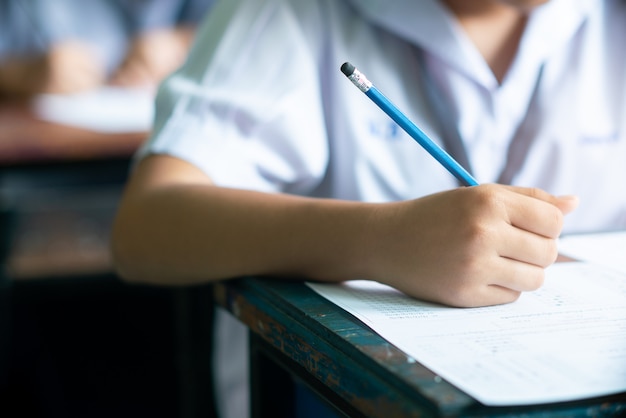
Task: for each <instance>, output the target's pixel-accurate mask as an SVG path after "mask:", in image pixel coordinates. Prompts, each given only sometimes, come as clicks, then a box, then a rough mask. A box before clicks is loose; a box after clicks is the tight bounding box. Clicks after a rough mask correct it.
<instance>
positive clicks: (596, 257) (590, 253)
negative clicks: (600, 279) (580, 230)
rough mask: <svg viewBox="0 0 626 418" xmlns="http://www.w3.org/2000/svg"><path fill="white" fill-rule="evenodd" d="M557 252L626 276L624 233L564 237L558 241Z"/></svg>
mask: <svg viewBox="0 0 626 418" xmlns="http://www.w3.org/2000/svg"><path fill="white" fill-rule="evenodd" d="M559 252H560V253H561V254H564V255H567V256H569V257H571V258H574V259H576V260H581V261H589V262H592V263H596V264H601V265H603V266H606V267H611V268H614V269H616V270H619V271H621V272H623V273H624V274H626V231H616V232H605V233H601V234H580V235H569V236H565V237H562V238H561V239H560V241H559Z"/></svg>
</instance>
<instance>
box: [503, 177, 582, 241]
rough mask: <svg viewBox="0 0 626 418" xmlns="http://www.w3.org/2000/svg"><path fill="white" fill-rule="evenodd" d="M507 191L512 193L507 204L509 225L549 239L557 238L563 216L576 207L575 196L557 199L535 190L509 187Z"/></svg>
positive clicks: (576, 200) (576, 199)
mask: <svg viewBox="0 0 626 418" xmlns="http://www.w3.org/2000/svg"><path fill="white" fill-rule="evenodd" d="M509 190H511V191H513V192H514V193H513V194H512V195H511V196H510V197H511V198H510V199H509V200H508V202H507V204H508V206H507V210H508V214H509V217H510V218H509V219H510V222H511V224H512V225H514V226H516V227H518V228H521V229H524V230H527V231H530V232H533V233H535V234H539V235H543V236H545V237H549V238H557V237H558V236H559V234H560V233H561V229H562V227H563V215H565V214H567V213H570V212H571V211H573V210H574V209H575V208H576V206H578V198H577V197H576V196H561V197H558V196H554V195H551V194H549V193H547V192H545V191H543V190H541V189H536V188H521V187H509ZM522 197H529V198H530V199H528V198H526V199H525V198H522Z"/></svg>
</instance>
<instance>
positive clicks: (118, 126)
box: [32, 86, 154, 133]
mask: <svg viewBox="0 0 626 418" xmlns="http://www.w3.org/2000/svg"><path fill="white" fill-rule="evenodd" d="M32 108H33V110H34V112H35V114H36V115H37V117H39V118H40V119H43V120H46V121H49V122H54V123H58V124H62V125H69V126H75V127H78V128H82V129H87V130H90V131H95V132H104V133H128V132H147V131H148V130H150V128H151V125H152V118H153V116H154V92H152V91H150V90H145V89H128V88H122V87H113V86H105V87H101V88H98V89H95V90H92V91H87V92H84V93H77V94H41V95H39V96H37V97H36V98H35V99H34V100H33V103H32Z"/></svg>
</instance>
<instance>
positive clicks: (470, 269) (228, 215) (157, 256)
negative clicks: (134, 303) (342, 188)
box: [112, 156, 576, 306]
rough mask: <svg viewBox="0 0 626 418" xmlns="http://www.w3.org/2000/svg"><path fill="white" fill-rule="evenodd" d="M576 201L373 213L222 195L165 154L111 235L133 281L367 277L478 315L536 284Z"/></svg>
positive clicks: (505, 196) (460, 195)
mask: <svg viewBox="0 0 626 418" xmlns="http://www.w3.org/2000/svg"><path fill="white" fill-rule="evenodd" d="M575 205H576V200H575V199H571V198H556V197H553V196H551V195H548V194H546V193H544V192H541V191H539V190H536V189H522V188H512V187H506V186H497V185H486V186H477V187H472V188H461V189H456V190H452V191H448V192H443V193H438V194H435V195H431V196H428V197H425V198H421V199H415V200H410V201H402V202H393V203H384V204H370V203H360V202H347V201H341V200H331V199H311V198H302V197H295V196H288V195H283V194H265V193H258V192H251V191H245V190H233V189H226V188H221V187H218V186H215V185H213V184H212V183H211V181H210V179H209V178H208V177H207V176H206V175H204V174H203V173H202V172H201V171H200V170H198V169H197V168H196V167H194V166H192V165H190V164H189V163H187V162H184V161H182V160H179V159H176V158H173V157H168V156H151V157H148V158H146V159H145V160H144V161H142V162H141V163H140V164H139V165H138V166H137V167H136V170H135V172H134V174H133V176H132V178H131V180H130V182H129V184H128V187H127V190H126V192H125V196H124V198H123V199H122V202H121V205H120V209H119V213H118V216H117V219H116V222H115V225H114V230H113V238H112V245H113V255H114V259H115V263H116V265H117V268H118V270H119V272H120V274H121V275H122V277H124V278H126V279H127V280H130V281H140V282H151V283H158V284H189V283H199V282H205V281H210V280H219V279H224V278H229V277H237V276H242V275H247V274H255V275H274V276H284V277H291V278H293V277H297V276H299V277H306V278H310V279H316V280H324V281H341V280H347V279H356V278H362V279H371V280H378V281H381V282H384V283H387V284H389V285H391V286H394V287H396V288H398V289H399V290H401V291H403V292H405V293H407V294H409V295H412V296H415V297H418V298H422V299H426V300H432V301H437V302H442V303H446V304H450V305H454V306H479V305H489V304H497V303H506V302H510V301H512V300H515V299H516V298H517V297H518V296H519V293H520V292H521V291H525V290H533V289H536V288H537V287H539V286H540V285H541V283H542V280H543V268H544V267H546V266H548V265H549V264H551V263H552V262H554V260H555V258H556V255H557V250H556V241H555V239H556V237H557V236H558V235H559V233H560V230H561V226H562V217H563V213H566V212H568V211H570V210H572V209H573V208H574V207H575Z"/></svg>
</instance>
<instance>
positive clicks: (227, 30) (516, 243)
mask: <svg viewBox="0 0 626 418" xmlns="http://www.w3.org/2000/svg"><path fill="white" fill-rule="evenodd" d="M625 43H626V2H624V1H622V0H604V1H600V0H551V1H539V0H475V1H471V2H467V1H465V0H440V1H437V0H422V1H409V0H393V1H389V0H368V1H365V0H343V1H325V0H317V1H312V0H271V1H266V2H257V1H255V0H248V1H246V0H238V1H233V0H230V1H224V2H221V3H219V4H218V5H217V6H216V8H215V9H213V12H212V13H211V16H209V18H208V20H207V21H206V22H205V24H204V26H203V27H202V29H201V33H200V34H199V38H198V40H197V42H196V44H195V46H194V48H193V50H192V53H191V57H190V59H189V61H188V62H187V64H186V65H185V66H184V67H183V68H182V69H181V70H180V71H178V72H177V73H176V74H174V75H173V76H171V77H170V78H169V79H168V80H167V81H166V82H165V83H164V84H163V85H162V87H161V90H160V92H159V95H158V98H157V119H156V123H155V126H154V133H153V135H152V138H151V139H150V141H148V142H147V143H146V144H145V146H144V147H143V148H142V149H141V150H140V152H139V153H138V156H137V159H138V161H137V164H136V166H135V167H134V171H133V173H132V177H131V179H130V181H129V184H128V186H127V190H126V193H125V196H124V197H123V200H122V202H121V206H120V209H119V213H118V217H117V220H116V225H115V228H114V231H113V243H112V245H113V253H114V257H115V261H116V263H117V267H118V269H119V272H120V274H121V275H122V276H123V277H124V278H126V279H127V280H129V281H133V282H147V283H154V284H170V285H183V284H191V283H199V282H208V281H213V280H220V279H225V278H229V277H237V276H242V275H248V274H253V275H261V276H262V275H271V276H273V277H285V278H288V279H293V278H294V277H300V278H303V279H311V280H321V281H341V280H349V279H356V278H359V279H369V280H377V281H380V282H383V283H386V284H389V285H391V286H394V287H396V288H398V289H400V290H401V291H403V292H406V293H407V294H409V295H411V296H414V297H416V298H421V299H425V300H430V301H435V302H440V303H444V304H448V305H452V306H483V305H492V304H500V303H507V302H512V301H514V300H515V299H516V298H517V297H518V296H519V295H520V292H523V291H531V290H534V289H537V288H538V287H539V286H541V284H542V281H543V278H544V268H545V267H547V266H549V265H550V264H552V263H553V262H554V261H555V259H556V257H557V238H558V236H559V235H560V234H562V233H572V232H590V231H601V230H612V229H624V228H626V193H625V192H624V191H623V190H624V188H623V184H622V182H623V179H624V178H626V44H625ZM344 61H350V62H351V63H352V64H354V65H355V66H356V67H357V68H359V69H360V70H361V71H362V72H363V73H365V74H366V75H367V77H368V78H369V79H370V80H371V81H372V82H373V83H374V84H376V85H377V87H379V89H380V90H381V91H382V92H384V94H385V95H386V96H388V97H389V98H390V99H391V100H392V101H393V102H394V103H395V104H396V105H397V106H398V107H399V108H400V109H402V110H403V111H404V112H405V113H406V114H407V115H408V116H409V118H411V119H412V120H414V121H415V122H416V124H417V125H418V126H420V127H421V128H422V129H423V130H424V131H426V132H427V133H429V135H430V136H431V137H432V138H433V139H435V140H436V141H438V142H439V143H440V144H442V145H443V146H444V147H445V148H446V149H448V150H449V151H450V152H451V153H452V154H453V155H454V156H455V157H456V158H457V159H458V160H459V161H460V162H462V163H463V164H464V165H465V166H466V168H469V169H470V170H471V171H472V172H473V174H474V176H475V177H476V178H477V180H478V181H479V183H481V185H480V186H475V187H457V186H458V184H457V183H456V180H455V178H454V177H453V176H451V175H450V174H449V173H448V172H447V171H446V170H445V169H443V168H442V167H441V165H440V164H439V163H438V162H436V161H435V160H434V159H433V158H432V157H431V156H430V155H429V154H428V153H426V152H425V151H424V150H423V149H422V148H421V147H419V146H418V145H417V144H416V143H415V142H414V141H413V140H412V139H411V138H410V137H408V135H406V134H405V133H404V132H403V131H401V130H400V129H399V128H398V127H397V126H396V125H395V124H394V123H393V122H391V121H390V119H389V118H388V117H387V115H385V114H384V113H383V112H382V111H381V110H380V109H379V108H378V107H376V106H375V105H374V104H373V103H372V102H371V101H370V100H369V99H368V98H367V97H365V96H364V95H363V94H362V93H361V92H360V91H359V90H358V89H356V88H355V87H354V86H353V85H352V83H351V82H350V81H349V80H347V79H346V78H345V76H344V75H343V74H342V73H341V72H340V71H339V68H340V66H341V64H342V63H343V62H344ZM579 201H580V203H579ZM577 206H578V207H577ZM575 208H576V210H574V209H575ZM564 215H567V216H564ZM224 321H225V319H224ZM220 330H222V331H219V330H218V332H223V330H224V329H223V328H220ZM229 330H230V332H233V333H234V334H236V333H238V332H239V333H241V330H238V331H237V330H232V329H229ZM232 338H233V339H232V340H226V339H225V338H218V341H219V342H220V344H222V345H223V347H222V349H223V351H225V350H231V351H233V350H237V349H240V348H241V347H242V346H244V345H245V344H244V343H242V342H237V340H236V338H235V337H232ZM241 338H243V337H241ZM224 347H225V348H224ZM218 351H219V348H218ZM229 354H232V353H229ZM218 364H230V365H232V364H234V362H230V363H227V362H222V363H218ZM218 373H220V370H218ZM232 373H233V376H234V374H235V371H233V372H232ZM232 378H233V379H235V377H232ZM220 384H221V385H222V386H224V385H225V382H221V383H220ZM222 396H225V395H223V394H222ZM233 396H234V395H233ZM218 398H219V396H218ZM232 399H233V398H230V399H229V398H223V399H221V401H222V402H223V403H224V404H228V405H229V406H230V405H241V403H237V402H234V401H232ZM233 416H235V415H233Z"/></svg>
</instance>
